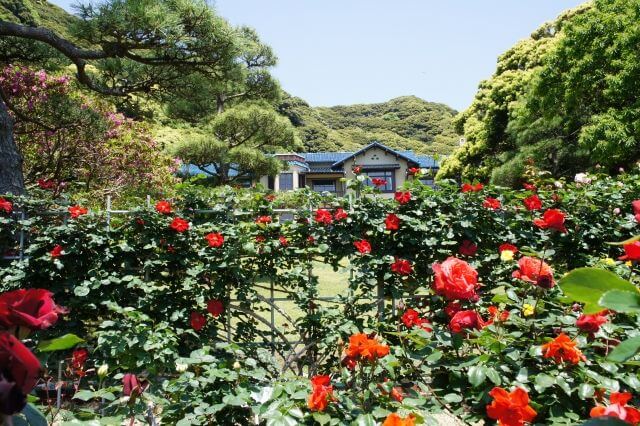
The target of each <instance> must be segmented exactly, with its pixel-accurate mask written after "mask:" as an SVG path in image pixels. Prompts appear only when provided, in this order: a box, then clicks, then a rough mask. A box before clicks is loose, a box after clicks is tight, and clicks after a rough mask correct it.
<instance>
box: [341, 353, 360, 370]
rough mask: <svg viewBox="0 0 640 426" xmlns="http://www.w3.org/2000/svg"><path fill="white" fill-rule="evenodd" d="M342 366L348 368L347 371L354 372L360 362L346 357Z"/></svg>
mask: <svg viewBox="0 0 640 426" xmlns="http://www.w3.org/2000/svg"><path fill="white" fill-rule="evenodd" d="M341 364H342V365H343V366H345V367H347V369H349V370H351V371H353V370H355V369H356V366H357V365H358V360H357V359H356V358H354V357H351V356H346V357H344V358H343V359H342V361H341Z"/></svg>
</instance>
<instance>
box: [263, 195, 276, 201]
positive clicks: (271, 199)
mask: <svg viewBox="0 0 640 426" xmlns="http://www.w3.org/2000/svg"><path fill="white" fill-rule="evenodd" d="M264 199H265V200H267V201H268V202H270V203H273V202H274V201H275V199H276V194H267V195H265V196H264Z"/></svg>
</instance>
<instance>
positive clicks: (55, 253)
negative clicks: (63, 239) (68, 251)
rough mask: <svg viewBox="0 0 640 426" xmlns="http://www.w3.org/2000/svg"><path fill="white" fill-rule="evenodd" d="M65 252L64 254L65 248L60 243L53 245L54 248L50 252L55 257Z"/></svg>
mask: <svg viewBox="0 0 640 426" xmlns="http://www.w3.org/2000/svg"><path fill="white" fill-rule="evenodd" d="M63 254H64V248H63V247H62V246H61V245H60V244H56V245H55V246H53V248H52V249H51V251H50V252H49V255H50V256H51V257H53V258H56V257H60V256H62V255H63Z"/></svg>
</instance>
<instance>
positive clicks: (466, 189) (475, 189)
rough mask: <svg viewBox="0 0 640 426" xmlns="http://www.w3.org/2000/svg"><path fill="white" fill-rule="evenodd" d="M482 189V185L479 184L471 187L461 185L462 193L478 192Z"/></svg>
mask: <svg viewBox="0 0 640 426" xmlns="http://www.w3.org/2000/svg"><path fill="white" fill-rule="evenodd" d="M483 188H484V185H483V184H481V183H476V184H475V185H471V184H470V183H464V184H462V188H461V190H462V192H480V191H482V189H483Z"/></svg>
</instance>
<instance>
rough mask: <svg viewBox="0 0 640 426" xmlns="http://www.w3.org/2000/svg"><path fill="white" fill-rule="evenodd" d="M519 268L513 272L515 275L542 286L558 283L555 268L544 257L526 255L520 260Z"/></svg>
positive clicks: (549, 286)
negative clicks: (555, 278)
mask: <svg viewBox="0 0 640 426" xmlns="http://www.w3.org/2000/svg"><path fill="white" fill-rule="evenodd" d="M518 268H519V270H517V271H515V272H514V273H513V277H514V278H517V279H519V280H522V281H527V282H529V283H531V284H534V285H537V286H540V287H542V288H551V287H553V286H554V285H555V284H556V283H555V281H554V279H553V270H552V269H551V267H550V266H549V265H547V263H546V262H544V261H543V260H542V259H536V258H534V257H529V256H524V257H523V258H521V259H520V260H518Z"/></svg>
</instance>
